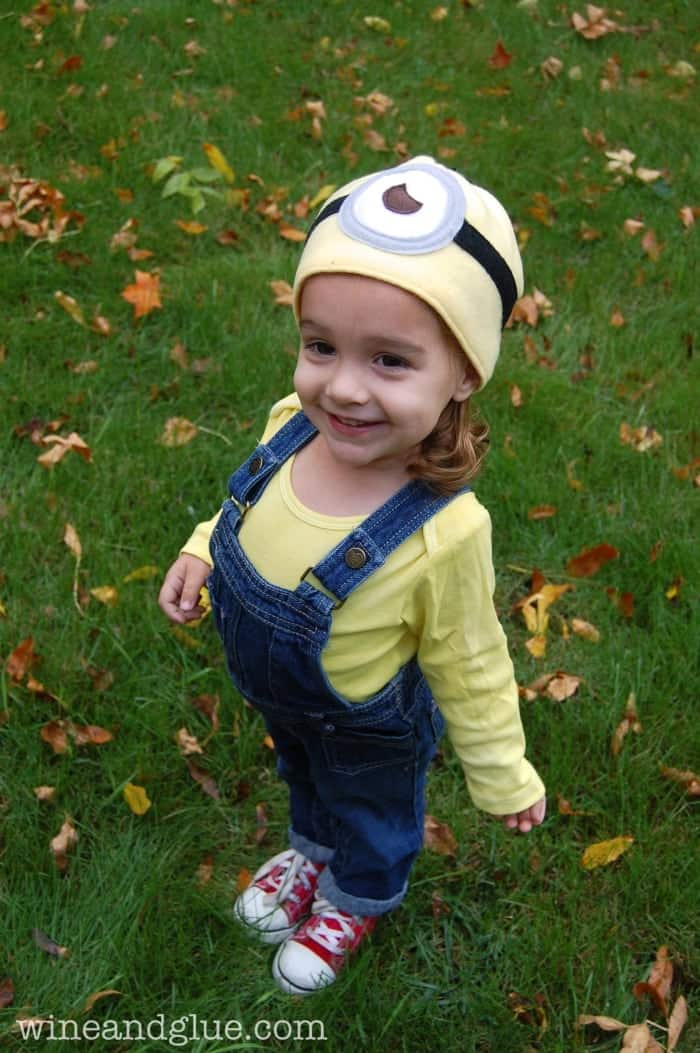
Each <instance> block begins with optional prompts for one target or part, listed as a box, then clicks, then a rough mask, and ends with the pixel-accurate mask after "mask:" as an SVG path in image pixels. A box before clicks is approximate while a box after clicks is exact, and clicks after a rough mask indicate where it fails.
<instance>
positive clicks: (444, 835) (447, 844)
mask: <svg viewBox="0 0 700 1053" xmlns="http://www.w3.org/2000/svg"><path fill="white" fill-rule="evenodd" d="M423 844H424V845H425V847H426V848H428V849H429V850H430V851H431V852H437V854H438V855H440V856H454V855H455V854H456V852H457V842H456V840H455V836H454V834H453V833H452V831H451V830H450V828H449V826H448V825H447V823H441V822H439V821H438V820H437V819H436V818H435V816H434V815H426V816H425V819H424V821H423Z"/></svg>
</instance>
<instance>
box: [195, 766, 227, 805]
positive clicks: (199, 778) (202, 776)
mask: <svg viewBox="0 0 700 1053" xmlns="http://www.w3.org/2000/svg"><path fill="white" fill-rule="evenodd" d="M187 770H188V771H189V773H190V775H191V776H192V778H193V779H194V780H195V782H198V783H199V785H200V786H201V787H202V790H203V791H204V793H206V794H207V795H208V796H209V797H212V798H213V799H214V800H215V801H219V800H220V799H221V791H220V790H219V787H218V786H217V785H216V780H215V779H214V778H213V776H211V775H210V774H209V772H207V771H204V769H203V768H200V767H199V766H198V765H197V764H195V763H194V761H191V760H188V761H187Z"/></svg>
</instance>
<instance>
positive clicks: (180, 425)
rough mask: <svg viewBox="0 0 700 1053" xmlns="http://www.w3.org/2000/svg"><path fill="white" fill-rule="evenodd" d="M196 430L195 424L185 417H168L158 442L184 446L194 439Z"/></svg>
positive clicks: (162, 444) (197, 429) (165, 444)
mask: <svg viewBox="0 0 700 1053" xmlns="http://www.w3.org/2000/svg"><path fill="white" fill-rule="evenodd" d="M198 431H199V428H198V427H197V425H196V424H193V423H192V421H191V420H188V419H187V417H169V418H168V420H166V422H165V427H164V429H163V434H162V435H161V437H160V438H159V439H158V442H159V443H160V444H161V446H185V445H186V444H187V443H188V442H191V441H192V439H194V437H195V435H197V433H198Z"/></svg>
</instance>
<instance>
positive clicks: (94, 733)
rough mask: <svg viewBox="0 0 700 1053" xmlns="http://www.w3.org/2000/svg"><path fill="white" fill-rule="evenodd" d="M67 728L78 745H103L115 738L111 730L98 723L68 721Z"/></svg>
mask: <svg viewBox="0 0 700 1053" xmlns="http://www.w3.org/2000/svg"><path fill="white" fill-rule="evenodd" d="M67 730H68V734H69V735H70V736H71V738H72V739H73V741H74V742H75V744H76V746H103V745H104V744H105V742H111V741H112V740H113V738H114V735H113V734H112V732H111V731H107V728H101V727H99V725H97V724H73V723H72V721H68V723H67Z"/></svg>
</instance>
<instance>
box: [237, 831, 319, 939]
mask: <svg viewBox="0 0 700 1053" xmlns="http://www.w3.org/2000/svg"><path fill="white" fill-rule="evenodd" d="M323 869H324V864H323V863H313V862H312V861H311V860H310V859H307V858H306V856H304V855H302V854H301V852H295V851H294V849H293V848H288V849H287V850H286V851H285V852H280V853H279V854H278V855H276V856H273V857H272V859H268V861H267V863H263V865H262V866H261V867H260V869H259V870H258V871H257V873H255V874H254V875H253V880H252V883H251V884H250V885H249V886H248V888H247V889H246V890H245V892H242V893H241V895H240V896H239V897H238V899H237V900H236V902H235V903H234V906H233V913H234V915H235V917H236V918H237V919H238V920H239V921H241V922H243V924H244V925H247V926H248V927H249V928H251V929H254V930H255V933H256V935H257V936H259V938H260V939H261V940H262V942H263V943H281V942H282V940H286V939H287V937H288V936H291V935H292V933H293V932H294V930H295V929H296V928H297V926H298V925H299V923H300V922H301V921H302V920H303V919H304V918H306V917H308V915H309V914H310V912H311V905H312V903H313V899H314V895H315V894H316V885H317V884H318V879H319V875H320V874H321V871H322V870H323Z"/></svg>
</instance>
